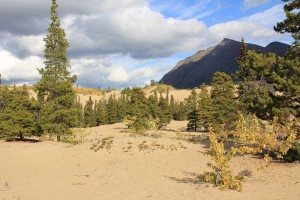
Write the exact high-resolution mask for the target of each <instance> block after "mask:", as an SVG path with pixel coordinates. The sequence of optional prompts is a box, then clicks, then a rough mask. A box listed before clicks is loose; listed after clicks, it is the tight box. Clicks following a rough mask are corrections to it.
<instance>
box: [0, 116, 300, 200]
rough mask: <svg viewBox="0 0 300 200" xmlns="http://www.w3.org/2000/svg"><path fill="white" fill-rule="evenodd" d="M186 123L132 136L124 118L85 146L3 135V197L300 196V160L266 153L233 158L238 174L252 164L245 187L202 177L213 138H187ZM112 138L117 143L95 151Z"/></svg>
mask: <svg viewBox="0 0 300 200" xmlns="http://www.w3.org/2000/svg"><path fill="white" fill-rule="evenodd" d="M186 123H187V122H172V123H171V124H170V125H169V126H168V127H167V128H166V130H164V131H152V132H151V131H150V132H149V134H150V133H152V134H155V135H161V137H158V138H155V137H151V136H137V137H133V136H130V134H129V133H128V130H127V129H126V126H125V125H124V124H123V123H117V124H114V125H103V126H100V127H93V128H89V129H87V130H86V131H87V132H88V133H89V136H88V137H87V138H86V139H85V142H84V143H83V144H79V145H70V144H66V143H57V142H51V141H42V142H36V143H30V142H5V141H0V158H1V162H0V200H4V199H5V200H10V199H21V200H54V199H55V200H68V199H70V200H108V199H111V200H118V199H120V200H121V199H122V200H135V199H137V200H143V199H155V200H181V199H187V200H193V199H222V200H226V199H228V200H229V199H230V200H235V199H236V200H240V199H243V200H253V199H256V200H268V199H270V200H276V199H277V200H281V199H287V200H298V199H299V197H300V164H299V163H292V164H287V163H278V162H272V163H271V164H270V166H269V167H268V168H266V169H264V170H261V171H257V170H256V169H257V167H259V166H260V164H262V160H261V159H259V158H257V157H254V156H244V157H236V158H234V159H233V160H232V161H231V163H230V164H231V165H232V167H233V169H234V172H235V173H238V172H239V171H242V170H245V169H248V170H251V171H252V176H251V177H248V178H246V180H245V182H244V189H243V191H242V192H237V191H231V190H220V189H219V188H217V187H214V186H212V185H210V184H205V183H199V180H198V176H199V174H200V173H202V172H203V171H204V170H206V171H208V170H210V169H209V167H207V162H209V161H210V158H209V157H208V156H206V155H204V154H203V153H202V152H205V151H207V150H208V149H209V144H208V140H207V139H205V138H206V137H207V135H206V133H199V134H200V135H202V136H201V139H198V140H196V141H194V142H191V141H188V140H187V139H188V138H189V136H186V137H183V135H184V134H189V133H186V132H184V129H185V127H186ZM106 137H111V138H110V139H109V140H111V141H112V144H111V146H105V147H104V148H100V149H99V150H98V151H95V150H94V149H96V150H97V147H98V146H99V144H101V141H102V139H103V138H106ZM184 138H185V140H184ZM98 142H99V144H98ZM93 146H96V147H95V148H93V149H91V147H93Z"/></svg>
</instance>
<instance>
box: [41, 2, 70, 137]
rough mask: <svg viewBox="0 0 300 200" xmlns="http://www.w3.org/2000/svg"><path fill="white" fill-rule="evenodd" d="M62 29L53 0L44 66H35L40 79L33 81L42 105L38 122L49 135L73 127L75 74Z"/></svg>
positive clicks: (62, 133)
mask: <svg viewBox="0 0 300 200" xmlns="http://www.w3.org/2000/svg"><path fill="white" fill-rule="evenodd" d="M65 37H66V34H65V31H64V29H62V28H61V27H60V19H59V17H58V5H57V3H56V0H52V6H51V23H50V25H49V27H48V33H47V35H46V37H45V38H44V41H45V50H44V57H45V61H44V64H45V68H41V69H38V71H39V73H40V74H41V76H42V78H41V79H40V80H39V81H38V82H37V83H36V85H35V89H36V91H37V92H38V96H39V100H40V102H41V103H42V104H43V105H42V108H41V111H40V114H41V117H40V123H41V126H42V127H43V130H44V131H45V132H47V133H49V134H56V135H57V140H58V141H60V136H61V135H64V134H67V133H69V128H70V127H73V126H74V121H75V120H74V116H75V115H74V110H73V109H72V107H73V104H74V102H75V98H76V97H75V92H74V91H73V89H72V85H73V83H74V82H75V81H76V76H71V74H70V72H69V71H68V69H69V67H70V65H69V59H68V56H67V48H68V47H69V43H68V41H67V39H66V38H65Z"/></svg>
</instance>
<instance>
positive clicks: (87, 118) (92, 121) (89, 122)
mask: <svg viewBox="0 0 300 200" xmlns="http://www.w3.org/2000/svg"><path fill="white" fill-rule="evenodd" d="M93 105H94V102H93V100H92V97H91V96H90V97H89V100H88V101H87V102H86V104H85V106H84V114H83V115H84V124H85V125H86V126H90V127H93V126H95V125H96V118H95V113H94V109H93Z"/></svg>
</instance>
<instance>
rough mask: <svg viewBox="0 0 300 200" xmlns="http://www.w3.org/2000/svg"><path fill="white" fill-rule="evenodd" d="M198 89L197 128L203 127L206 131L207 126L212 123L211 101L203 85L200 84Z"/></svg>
mask: <svg viewBox="0 0 300 200" xmlns="http://www.w3.org/2000/svg"><path fill="white" fill-rule="evenodd" d="M200 89H201V92H200V94H199V103H198V110H199V126H201V127H203V128H204V130H208V127H209V124H210V123H211V122H212V100H211V97H210V95H209V93H208V89H207V86H206V85H205V84H202V85H201V87H200Z"/></svg>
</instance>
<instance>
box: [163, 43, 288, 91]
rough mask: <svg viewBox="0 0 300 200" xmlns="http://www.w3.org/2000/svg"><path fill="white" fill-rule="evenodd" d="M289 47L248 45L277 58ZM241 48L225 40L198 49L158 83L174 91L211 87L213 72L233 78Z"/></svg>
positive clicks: (282, 45) (285, 45)
mask: <svg viewBox="0 0 300 200" xmlns="http://www.w3.org/2000/svg"><path fill="white" fill-rule="evenodd" d="M288 47H289V45H287V44H283V43H280V42H272V43H270V44H268V45H267V46H266V47H262V46H259V45H255V44H247V49H248V50H256V51H261V52H263V53H267V52H273V53H276V54H277V55H278V56H284V54H285V52H286V50H287V48H288ZM240 48H241V42H238V41H235V40H231V39H227V38H225V39H223V40H222V41H221V42H220V43H219V44H218V45H216V46H214V47H210V48H208V49H206V50H200V51H198V52H197V53H196V54H194V55H193V56H191V57H188V58H186V59H184V60H181V61H179V62H178V63H177V64H176V66H175V67H174V68H173V69H172V70H171V71H169V72H168V73H167V74H165V75H164V76H163V78H162V79H161V80H160V82H161V83H164V84H168V85H171V86H173V87H175V88H194V87H198V86H200V85H201V84H202V83H205V84H211V81H212V77H213V75H214V73H215V72H217V71H220V72H225V73H227V74H229V75H232V74H233V73H234V72H235V71H237V70H238V66H237V64H236V59H237V57H239V55H240Z"/></svg>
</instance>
